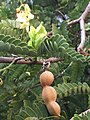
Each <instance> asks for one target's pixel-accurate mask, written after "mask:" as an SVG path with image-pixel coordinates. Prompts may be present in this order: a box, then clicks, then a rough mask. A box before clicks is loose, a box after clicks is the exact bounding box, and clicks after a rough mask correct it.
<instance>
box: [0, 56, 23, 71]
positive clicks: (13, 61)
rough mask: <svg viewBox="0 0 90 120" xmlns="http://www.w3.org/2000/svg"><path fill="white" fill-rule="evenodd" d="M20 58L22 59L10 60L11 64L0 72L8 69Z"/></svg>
mask: <svg viewBox="0 0 90 120" xmlns="http://www.w3.org/2000/svg"><path fill="white" fill-rule="evenodd" d="M21 58H22V57H18V58H14V59H13V60H12V62H11V63H10V64H9V65H8V66H6V67H4V68H2V69H0V72H2V71H4V70H7V69H9V68H10V67H11V66H12V65H13V64H14V63H15V62H16V61H17V60H20V59H21Z"/></svg>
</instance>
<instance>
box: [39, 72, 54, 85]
mask: <svg viewBox="0 0 90 120" xmlns="http://www.w3.org/2000/svg"><path fill="white" fill-rule="evenodd" d="M53 81H54V75H53V74H52V72H50V71H48V70H46V71H44V72H43V73H42V74H41V75H40V84H41V86H43V87H44V86H46V85H51V84H52V83H53Z"/></svg>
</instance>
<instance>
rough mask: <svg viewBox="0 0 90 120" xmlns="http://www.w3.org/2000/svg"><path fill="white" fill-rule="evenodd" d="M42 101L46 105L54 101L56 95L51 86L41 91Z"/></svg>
mask: <svg viewBox="0 0 90 120" xmlns="http://www.w3.org/2000/svg"><path fill="white" fill-rule="evenodd" d="M42 99H43V101H44V102H45V103H46V104H48V102H51V101H56V99H57V93H56V90H55V89H54V88H53V87H52V86H45V87H43V90H42Z"/></svg>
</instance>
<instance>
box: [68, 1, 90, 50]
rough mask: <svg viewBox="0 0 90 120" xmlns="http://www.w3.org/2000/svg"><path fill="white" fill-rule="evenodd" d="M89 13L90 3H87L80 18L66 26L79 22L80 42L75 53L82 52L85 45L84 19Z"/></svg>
mask: <svg viewBox="0 0 90 120" xmlns="http://www.w3.org/2000/svg"><path fill="white" fill-rule="evenodd" d="M89 13H90V2H89V3H88V5H87V7H86V9H85V11H84V12H83V13H82V15H81V16H80V18H78V19H76V20H73V21H71V22H69V23H68V25H69V26H70V25H73V24H76V23H77V22H80V29H81V42H80V44H79V46H78V48H77V51H78V52H80V51H82V50H83V47H84V44H85V38H86V34H85V22H84V20H85V18H86V17H87V15H88V14H89Z"/></svg>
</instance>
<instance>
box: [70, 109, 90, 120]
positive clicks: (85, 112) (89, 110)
mask: <svg viewBox="0 0 90 120" xmlns="http://www.w3.org/2000/svg"><path fill="white" fill-rule="evenodd" d="M88 112H90V109H88V110H86V111H84V112H82V113H81V114H79V116H83V115H85V114H87V113H88ZM70 120H73V117H72V118H71V119H70Z"/></svg>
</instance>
